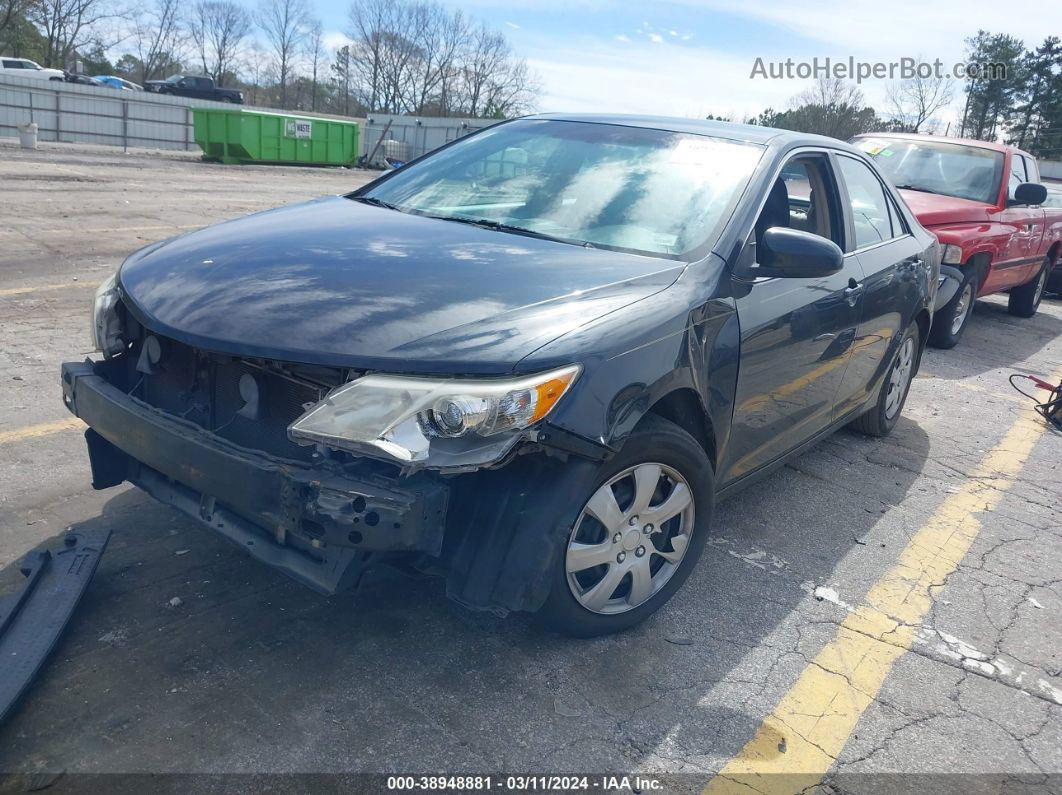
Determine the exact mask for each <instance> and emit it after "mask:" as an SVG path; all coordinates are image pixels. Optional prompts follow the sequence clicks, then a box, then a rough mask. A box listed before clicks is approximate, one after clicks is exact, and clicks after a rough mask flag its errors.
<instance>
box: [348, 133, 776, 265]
mask: <svg viewBox="0 0 1062 795" xmlns="http://www.w3.org/2000/svg"><path fill="white" fill-rule="evenodd" d="M762 153H763V148H762V147H760V146H757V145H752V144H746V143H738V142H734V141H727V140H722V139H718V138H709V137H706V136H701V135H687V134H682V133H674V132H666V131H663V130H648V129H642V128H638V127H621V126H617V125H611V124H595V123H586V122H569V121H553V120H543V119H528V120H523V121H515V122H509V123H506V124H500V125H498V126H496V127H492V128H489V129H487V130H484V131H483V132H481V133H478V134H476V135H474V136H471V137H469V138H467V139H464V140H462V141H460V142H459V143H457V144H454V145H453V146H450V147H448V148H447V149H444V150H442V151H440V152H438V153H436V154H434V155H431V156H430V157H428V158H426V159H424V160H422V161H420V162H419V163H415V164H413V165H410V166H405V167H403V168H401V169H399V170H398V171H396V172H395V173H394V175H393V176H391V177H390V178H389V179H387V180H386V181H384V182H383V183H381V184H380V185H377V186H376V187H373V188H370V189H368V190H367V191H364V192H361V193H359V194H357V195H355V196H353V198H360V199H362V200H365V199H366V198H369V199H371V200H374V201H377V202H380V203H387V204H389V205H393V206H394V208H395V209H398V210H403V211H406V212H415V213H420V214H425V215H431V216H436V217H441V218H446V219H450V220H458V221H465V222H470V223H480V224H482V225H484V226H493V227H496V228H502V229H503V231H516V232H521V231H522V232H525V233H530V234H535V235H540V236H543V237H550V238H555V239H559V240H562V241H565V242H574V243H579V244H590V245H593V246H595V247H601V248H614V249H619V250H625V251H634V252H637V253H645V254H652V255H665V256H672V257H679V256H681V255H683V254H686V253H688V252H690V251H692V250H693V249H696V248H699V247H700V246H701V245H703V244H704V243H705V242H707V241H708V240H709V239H710V238H712V237H713V232H715V230H716V227H717V226H719V225H720V223H721V222H722V221H724V220H725V219H726V217H727V216H728V215H729V211H730V209H731V207H732V204H733V202H734V201H736V199H737V197H738V196H740V195H741V190H742V189H743V188H744V186H745V184H746V182H747V181H748V178H749V175H750V174H751V173H752V171H753V169H754V168H755V166H756V163H757V162H758V161H759V159H760V156H761V155H762Z"/></svg>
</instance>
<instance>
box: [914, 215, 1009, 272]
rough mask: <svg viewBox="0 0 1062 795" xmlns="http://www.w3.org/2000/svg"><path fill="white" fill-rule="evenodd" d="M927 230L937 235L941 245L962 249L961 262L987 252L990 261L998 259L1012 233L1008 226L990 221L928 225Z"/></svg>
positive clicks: (963, 262)
mask: <svg viewBox="0 0 1062 795" xmlns="http://www.w3.org/2000/svg"><path fill="white" fill-rule="evenodd" d="M929 231H930V232H932V233H933V234H934V235H936V236H937V240H939V241H940V244H941V246H958V247H959V248H960V249H961V250H962V257H961V259H960V262H961V263H962V264H965V263H967V262H969V261H970V260H971V259H973V258H974V257H976V256H977V255H979V254H987V255H988V257H989V259H990V260H991V261H993V262H995V261H998V260H999V259H1000V257H1001V254H1002V252H1003V250H1004V247H1005V245H1006V244H1007V241H1009V240H1010V237H1011V233H1012V230H1011V229H1010V228H1009V227H1005V226H1003V225H1002V224H997V223H991V222H990V223H984V222H981V223H972V224H962V225H951V226H935V227H929ZM952 264H954V263H952Z"/></svg>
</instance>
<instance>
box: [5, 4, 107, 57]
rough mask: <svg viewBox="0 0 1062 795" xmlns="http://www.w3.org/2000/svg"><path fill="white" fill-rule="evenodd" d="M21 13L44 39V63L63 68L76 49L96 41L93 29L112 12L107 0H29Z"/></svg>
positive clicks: (96, 42)
mask: <svg viewBox="0 0 1062 795" xmlns="http://www.w3.org/2000/svg"><path fill="white" fill-rule="evenodd" d="M25 14H26V18H27V19H28V20H29V21H30V22H32V23H33V24H34V25H36V27H37V29H38V30H39V31H40V33H41V35H42V36H43V38H44V57H43V60H44V65H45V66H49V67H54V66H60V67H65V66H66V65H67V64H68V62H69V61H70V59H71V57H72V56H73V54H74V53H75V52H76V51H77V50H78V49H79V48H87V47H89V46H91V45H94V44H100V41H99V39H98V38H97V36H96V32H97V31H96V30H95V28H96V27H97V25H98V24H99V23H100V22H102V21H103V20H105V19H107V18H109V17H111V16H112V15H113V12H112V9H111V7H110V6H109V5H108V2H107V0H33V2H31V3H29V5H27V6H26V9H25ZM119 41H120V39H119ZM114 43H117V42H114Z"/></svg>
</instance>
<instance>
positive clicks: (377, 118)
mask: <svg viewBox="0 0 1062 795" xmlns="http://www.w3.org/2000/svg"><path fill="white" fill-rule="evenodd" d="M495 123H496V122H495V120H494V119H449V118H428V117H423V116H387V115H377V114H370V115H369V116H368V117H367V118H366V120H365V124H364V125H362V131H363V134H362V136H361V140H362V154H363V155H365V156H366V157H367V158H371V160H372V161H373V164H375V165H380V164H381V162H382V159H383V156H384V153H385V150H386V147H385V146H377V144H378V142H379V141H380V140H381V139H386V140H388V141H399V142H401V143H403V144H405V147H404V148H405V153H406V156H407V157H408V158H409V159H410V160H412V159H413V158H415V157H420V156H421V155H423V154H425V153H426V152H430V151H431V150H432V149H437V148H439V147H440V146H442V145H443V144H447V143H449V142H450V141H453V140H454V139H455V138H461V137H462V136H465V135H468V134H469V133H472V132H475V131H476V130H482V129H483V128H484V127H489V126H490V125H492V124H495ZM374 151H375V152H376V154H375V156H373V152H374Z"/></svg>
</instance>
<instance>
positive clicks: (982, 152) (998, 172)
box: [853, 138, 1003, 204]
mask: <svg viewBox="0 0 1062 795" xmlns="http://www.w3.org/2000/svg"><path fill="white" fill-rule="evenodd" d="M853 143H854V144H855V145H856V146H857V147H859V148H860V149H862V150H863V151H864V152H866V153H867V154H868V155H870V156H871V157H873V158H874V162H875V163H877V166H878V168H879V169H881V170H882V171H883V172H884V173H885V175H886V176H888V177H889V178H890V179H891V180H892V181H893V184H894V185H896V186H897V187H900V188H909V189H913V190H922V191H926V192H928V193H940V194H943V195H945V196H955V197H956V198H959V199H971V200H973V201H978V202H984V203H985V204H995V203H996V200H997V199H998V198H999V184H1000V178H1001V177H1002V175H1003V153H1002V152H995V151H992V150H991V149H981V148H980V147H977V146H966V145H965V144H953V143H944V142H942V141H923V140H917V141H915V140H909V139H906V138H860V139H858V140H856V141H854V142H853Z"/></svg>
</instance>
